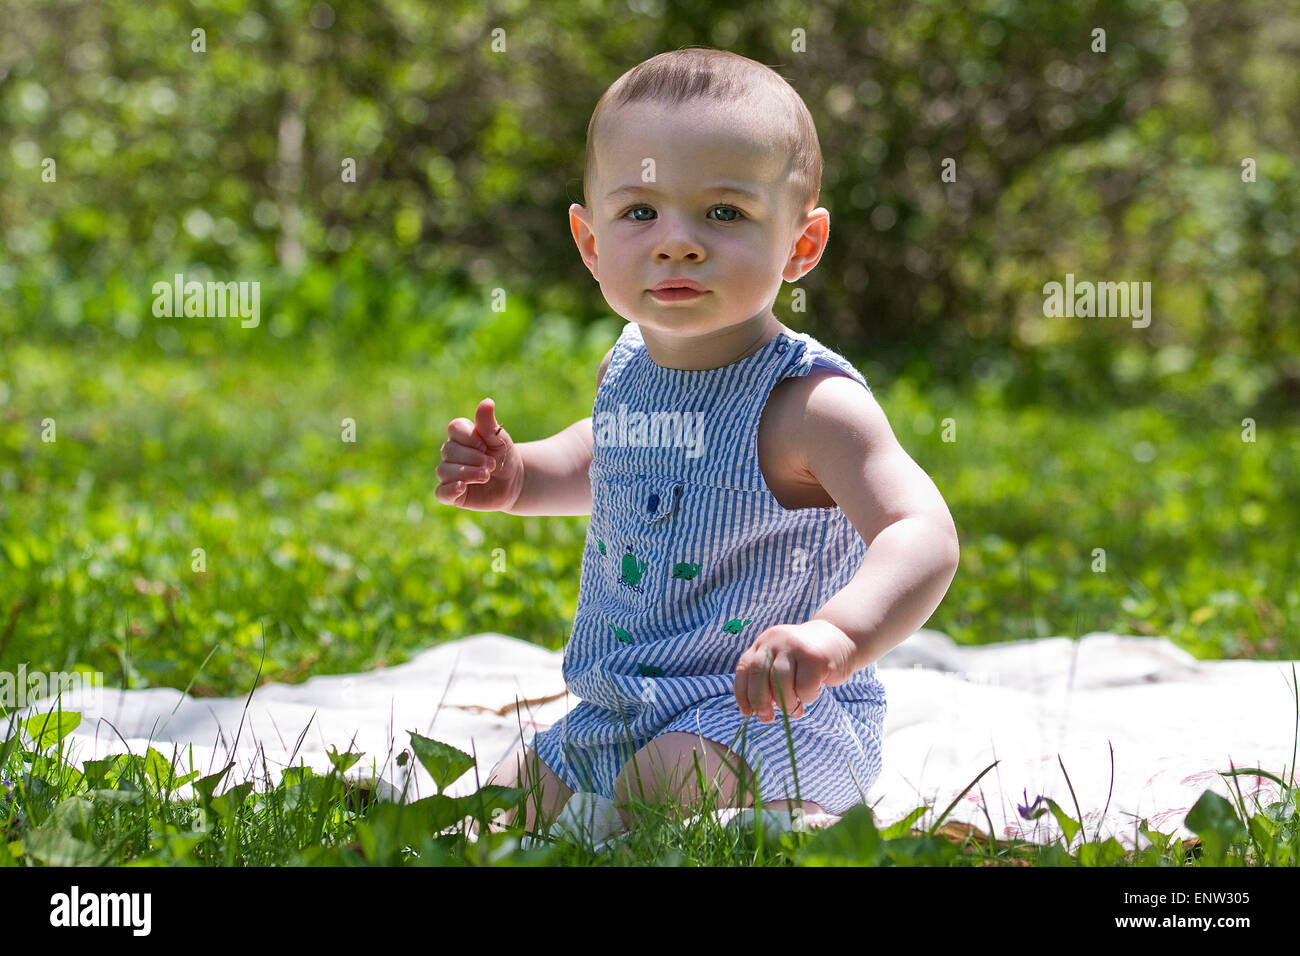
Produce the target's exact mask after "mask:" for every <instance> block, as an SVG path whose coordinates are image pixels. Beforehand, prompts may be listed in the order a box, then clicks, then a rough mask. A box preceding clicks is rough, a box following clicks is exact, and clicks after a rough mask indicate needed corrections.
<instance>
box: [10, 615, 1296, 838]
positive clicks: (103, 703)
mask: <svg viewBox="0 0 1300 956" xmlns="http://www.w3.org/2000/svg"><path fill="white" fill-rule="evenodd" d="M562 660H563V655H562V652H560V651H548V650H545V649H543V648H540V647H537V646H535V645H533V644H529V643H527V642H525V641H521V640H517V639H514V638H510V637H505V636H502V635H500V634H491V633H488V634H477V635H474V636H472V637H466V638H463V639H461V640H455V641H450V642H447V643H444V644H440V645H438V646H436V647H432V648H430V649H428V650H427V651H424V652H422V653H420V654H419V655H417V656H416V657H415V658H414V659H413V660H411V661H409V662H408V663H406V664H402V665H400V666H396V667H389V668H385V669H381V670H376V671H372V672H369V673H364V674H351V675H345V676H320V677H313V678H311V679H309V680H307V681H305V682H303V683H301V684H294V685H285V684H270V685H267V686H263V687H261V688H258V689H257V691H256V692H255V693H254V694H253V697H252V702H251V704H250V705H249V706H248V711H247V714H246V715H244V713H243V712H244V706H245V700H246V696H247V695H245V696H242V697H236V698H201V697H189V696H186V695H184V694H181V693H180V692H179V691H176V690H171V689H155V690H132V691H117V690H109V689H100V690H98V691H95V690H87V689H83V690H81V691H80V692H78V693H76V694H73V695H71V696H68V695H65V697H64V701H63V707H64V709H65V710H75V711H80V712H81V713H82V714H83V720H82V723H81V725H80V727H78V728H77V729H76V730H75V731H74V732H73V733H72V735H71V736H70V737H69V738H68V740H69V741H70V742H71V745H72V754H73V759H74V761H75V762H76V763H77V765H78V766H80V764H81V762H82V761H84V760H87V759H98V758H102V757H105V756H108V755H109V754H114V753H124V752H127V749H128V748H129V750H130V752H132V753H140V754H142V753H144V752H145V748H146V747H147V746H149V745H150V744H152V746H153V747H154V748H155V749H157V750H159V751H160V752H161V753H162V754H163V755H164V756H166V757H169V758H170V757H172V755H173V751H174V750H179V751H180V752H179V754H178V757H177V760H176V765H177V769H178V772H181V773H185V772H189V770H190V769H191V768H192V769H194V770H199V771H200V772H201V775H207V774H210V773H213V772H215V771H216V770H219V769H220V768H221V767H223V766H225V764H226V762H228V761H229V760H230V759H232V758H233V759H234V761H235V767H234V769H232V771H231V773H230V774H229V775H228V776H227V778H226V780H225V781H223V784H222V787H221V789H222V790H224V789H225V788H226V787H227V786H230V785H233V784H235V783H238V782H241V781H243V780H254V781H258V782H259V783H260V784H262V785H265V784H266V782H267V781H266V777H265V773H264V769H263V768H264V766H265V767H266V768H268V769H269V770H270V771H271V775H272V782H274V781H275V780H278V778H279V775H280V772H281V771H282V770H283V768H284V767H286V766H288V765H290V763H292V764H294V765H297V764H299V763H306V764H307V765H308V766H310V767H312V768H313V769H315V770H316V771H318V772H321V773H325V772H328V771H329V769H330V761H329V758H328V756H327V753H326V751H327V750H328V749H329V748H330V747H331V746H333V747H335V748H337V750H338V752H339V753H345V752H347V751H348V750H349V749H352V750H354V751H362V752H364V753H365V757H364V758H363V759H362V760H361V761H359V762H358V763H357V765H355V766H354V767H353V768H351V770H349V771H348V773H347V776H348V777H349V778H352V779H373V780H375V781H376V784H375V785H376V787H377V789H378V790H379V792H380V793H382V794H384V795H386V796H388V797H389V798H391V799H405V800H408V801H409V800H415V799H419V798H420V797H425V796H429V795H430V794H432V793H434V792H435V788H434V786H433V781H432V780H431V778H430V777H429V776H428V773H427V772H426V771H425V770H424V768H423V767H422V766H421V765H420V763H419V761H418V760H416V759H410V760H407V761H406V762H405V766H398V765H397V762H396V758H397V756H398V755H399V754H400V753H401V752H402V751H403V750H405V749H409V747H410V739H409V736H408V733H407V732H408V731H411V730H414V731H416V732H417V733H419V734H422V735H423V736H426V737H432V738H434V739H436V740H439V741H442V742H444V743H447V744H450V745H452V746H455V747H458V748H460V749H462V750H464V751H465V752H466V753H470V754H473V755H474V756H476V757H477V760H478V767H477V773H476V772H475V771H474V770H471V771H469V772H468V773H466V774H465V775H464V776H462V777H461V778H460V779H459V780H457V781H456V782H455V783H454V784H453V785H451V786H450V787H448V788H447V791H446V792H447V793H448V794H450V795H452V796H459V795H462V794H466V793H470V792H473V790H475V789H476V788H477V786H478V783H479V782H486V780H487V778H488V775H489V774H490V773H491V771H492V768H493V767H494V766H495V765H496V763H497V762H498V761H499V760H501V759H502V758H504V757H505V756H507V755H508V754H510V753H511V752H512V751H513V750H514V749H515V748H517V747H518V746H519V745H520V743H521V742H527V741H528V740H530V739H531V736H532V734H533V733H535V732H536V731H537V730H538V729H541V728H544V727H547V726H549V725H551V724H552V723H554V722H556V721H557V720H559V719H560V718H561V717H562V716H563V715H564V713H565V712H566V710H568V709H570V708H571V707H573V706H575V705H576V704H577V700H576V698H574V697H572V696H571V695H569V694H568V693H567V691H566V690H565V687H564V681H563V679H562V677H561V672H560V667H561V662H562ZM1298 669H1300V668H1298ZM879 670H880V678H881V681H882V682H883V684H884V685H885V690H886V694H887V696H888V714H887V716H886V719H885V742H884V762H885V768H884V772H883V773H882V775H881V777H880V779H879V780H878V781H877V782H876V784H875V786H874V787H872V789H871V790H870V792H869V793H868V803H870V804H871V805H872V807H873V808H874V811H875V815H876V820H877V822H878V824H879V825H881V826H885V825H888V824H890V823H893V822H895V821H897V820H899V819H901V818H902V817H903V816H905V815H906V814H907V813H908V812H909V811H911V810H912V809H914V808H916V807H918V806H921V805H922V804H930V805H931V806H932V807H933V808H934V809H933V813H932V814H931V815H929V816H928V817H927V818H923V819H922V820H921V821H918V824H917V825H922V824H926V823H928V822H933V820H934V819H935V817H936V816H937V814H939V813H941V812H943V810H944V808H946V807H947V805H948V804H949V803H950V802H951V801H952V799H953V798H954V797H955V796H956V795H957V794H958V793H960V792H961V791H962V790H963V789H964V788H965V787H966V785H967V784H969V783H970V782H971V780H972V779H974V778H975V777H976V776H977V775H978V774H979V772H980V771H981V770H983V769H984V768H985V767H986V766H987V765H988V764H990V763H992V762H993V761H994V760H997V761H999V763H998V765H997V766H996V767H995V768H994V769H993V770H991V771H990V772H989V773H988V774H986V775H985V776H984V777H983V779H982V780H981V781H980V782H979V783H978V784H977V785H976V786H975V787H974V788H973V789H972V790H971V792H970V793H968V794H967V795H966V797H965V798H964V799H963V800H961V801H960V802H959V803H958V805H957V806H956V807H955V808H954V809H953V811H952V813H951V814H950V815H949V817H948V819H950V820H956V821H962V822H966V823H969V824H971V825H972V826H975V827H977V828H978V829H980V830H982V831H986V832H987V830H988V821H989V820H990V819H991V820H992V824H993V828H994V835H995V836H996V837H997V838H999V839H1003V838H1006V837H1018V838H1021V839H1026V840H1030V841H1035V842H1047V841H1050V840H1052V839H1055V838H1057V837H1058V836H1059V834H1060V830H1059V828H1058V827H1057V826H1056V824H1055V822H1054V821H1053V818H1052V816H1051V815H1050V814H1048V815H1046V816H1042V817H1040V818H1039V819H1038V820H1036V821H1033V822H1026V821H1025V820H1023V819H1021V817H1020V814H1019V813H1018V812H1017V809H1016V806H1017V804H1023V803H1025V797H1026V796H1027V797H1028V799H1029V801H1033V800H1034V798H1035V797H1036V796H1038V795H1039V794H1042V795H1045V796H1048V797H1051V798H1052V799H1053V800H1055V801H1056V802H1057V803H1058V804H1059V805H1060V806H1062V807H1063V808H1065V809H1066V810H1067V811H1068V812H1069V813H1070V814H1071V815H1072V816H1073V815H1074V814H1075V810H1074V799H1073V798H1072V797H1071V795H1070V792H1069V789H1068V787H1067V785H1066V779H1065V776H1064V775H1063V774H1062V771H1061V765H1060V763H1058V756H1059V758H1060V761H1061V762H1063V763H1064V766H1065V771H1066V772H1067V773H1068V774H1069V779H1070V782H1071V783H1072V784H1073V787H1074V795H1075V797H1077V799H1078V803H1079V806H1080V807H1081V808H1082V811H1083V818H1084V823H1085V827H1086V832H1087V834H1088V837H1089V839H1091V838H1092V835H1093V833H1094V831H1096V830H1098V828H1100V834H1101V838H1102V839H1105V838H1106V837H1107V836H1114V837H1116V838H1117V839H1118V840H1119V841H1120V842H1121V843H1123V844H1124V846H1125V847H1130V848H1131V847H1133V846H1134V845H1135V836H1136V826H1137V822H1138V820H1139V819H1140V818H1145V819H1146V820H1147V821H1148V824H1149V826H1150V828H1151V829H1152V830H1159V831H1161V832H1165V833H1177V834H1178V835H1181V836H1183V837H1188V836H1191V835H1192V833H1191V831H1190V830H1188V829H1186V827H1185V826H1183V820H1184V818H1185V817H1186V815H1187V811H1188V810H1189V809H1190V808H1191V806H1192V805H1193V804H1194V803H1195V802H1196V800H1197V798H1198V797H1199V796H1200V795H1201V793H1202V792H1203V791H1204V790H1206V789H1212V790H1215V791H1216V792H1218V793H1220V794H1222V795H1223V796H1225V797H1227V796H1229V793H1230V792H1232V793H1235V792H1236V790H1237V786H1238V785H1239V786H1240V789H1241V792H1242V794H1243V795H1245V797H1246V801H1247V806H1248V807H1249V808H1250V809H1251V810H1252V811H1253V810H1254V809H1255V806H1256V805H1255V801H1254V800H1252V796H1254V795H1257V798H1258V800H1259V801H1260V802H1261V803H1267V802H1269V801H1271V800H1274V799H1277V789H1278V788H1277V785H1276V784H1273V783H1271V782H1269V781H1268V780H1266V779H1264V778H1256V777H1238V778H1236V781H1237V783H1236V784H1231V782H1230V781H1229V780H1228V779H1226V778H1223V777H1220V776H1219V774H1218V772H1217V771H1221V770H1222V771H1227V770H1228V769H1229V766H1230V764H1231V765H1235V766H1236V767H1240V768H1244V767H1260V768H1263V769H1265V770H1268V771H1270V772H1272V773H1274V774H1276V775H1278V776H1279V777H1281V778H1283V779H1287V780H1289V779H1290V776H1291V774H1292V773H1293V762H1292V761H1293V759H1294V758H1293V756H1292V754H1293V747H1294V746H1295V728H1296V712H1295V697H1294V691H1293V688H1292V686H1291V665H1290V664H1289V663H1285V664H1284V663H1278V662H1262V661H1197V660H1196V659H1195V658H1193V657H1192V656H1191V655H1189V654H1187V653H1186V652H1184V651H1182V650H1179V649H1178V648H1177V647H1175V646H1174V645H1173V644H1172V643H1170V642H1169V641H1167V640H1163V639H1154V638H1143V637H1117V636H1115V635H1112V634H1090V635H1087V636H1085V637H1083V638H1081V639H1079V640H1078V641H1073V640H1070V639H1068V638H1048V639H1040V640H1034V641H1013V642H1006V643H1000V644H989V645H985V646H982V647H961V646H958V645H956V644H955V643H954V642H953V641H952V640H951V639H949V638H948V637H946V636H945V635H943V634H941V633H939V632H936V631H931V630H926V629H922V630H921V631H918V632H917V633H916V634H915V635H913V636H912V637H910V638H908V639H907V640H906V641H904V642H903V644H902V645H900V646H899V647H897V648H895V649H894V650H893V651H891V652H890V653H889V654H887V655H886V656H885V657H884V658H882V659H881V661H880V665H879ZM823 693H825V690H823ZM96 698H98V699H96ZM517 701H522V702H526V703H523V704H521V705H520V706H519V707H518V709H516V702H517ZM178 704H179V706H178ZM34 709H35V710H38V711H39V712H42V713H44V712H46V711H48V710H50V709H51V701H50V699H47V700H46V701H44V702H41V703H39V704H37V705H35V708H34ZM173 710H175V713H173ZM28 711H29V713H30V712H33V709H32V708H29V709H28ZM241 716H242V717H243V718H244V724H243V729H242V732H239V728H240V720H241ZM304 728H307V730H306V734H305V735H303V730H304ZM237 732H239V733H240V736H239V740H238V746H237V747H235V746H234V744H235V738H236V734H237ZM521 733H522V738H521V736H520V735H521ZM119 735H120V738H125V744H124V743H123V740H122V739H119ZM300 735H301V736H302V741H301V745H300V746H299V747H298V749H297V754H296V756H293V757H292V760H291V755H292V754H293V751H294V747H295V742H296V741H298V738H299V737H300ZM1108 744H1109V745H1111V746H1113V747H1114V786H1113V792H1111V793H1110V794H1109V808H1108V809H1107V810H1106V812H1105V815H1104V817H1103V816H1102V810H1103V807H1105V806H1106V804H1107V800H1108V789H1110V786H1111V756H1110V750H1109V748H1108ZM191 755H192V760H191ZM796 758H797V754H796ZM1230 785H1231V787H1232V789H1231V791H1230V790H1229V786H1230ZM191 795H192V790H191V788H190V787H189V786H185V787H182V788H180V789H179V790H178V791H176V796H177V797H180V798H184V797H189V796H191ZM1044 805H1045V804H1044ZM986 812H987V816H986ZM1079 839H1080V838H1079V837H1076V838H1075V842H1074V844H1073V845H1074V846H1077V845H1078V840H1079ZM1136 845H1137V846H1138V847H1142V846H1146V845H1148V841H1147V840H1146V839H1145V838H1144V837H1137V838H1136Z"/></svg>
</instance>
